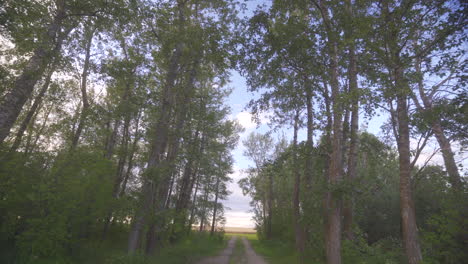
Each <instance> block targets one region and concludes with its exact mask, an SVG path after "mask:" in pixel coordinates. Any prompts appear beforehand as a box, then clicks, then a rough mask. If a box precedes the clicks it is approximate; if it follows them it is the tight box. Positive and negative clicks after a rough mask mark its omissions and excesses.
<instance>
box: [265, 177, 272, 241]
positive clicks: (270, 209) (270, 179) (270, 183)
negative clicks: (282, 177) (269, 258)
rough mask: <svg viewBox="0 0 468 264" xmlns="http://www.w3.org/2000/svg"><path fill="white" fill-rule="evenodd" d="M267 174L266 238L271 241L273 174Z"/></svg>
mask: <svg viewBox="0 0 468 264" xmlns="http://www.w3.org/2000/svg"><path fill="white" fill-rule="evenodd" d="M267 173H268V221H267V230H266V231H267V232H266V237H267V238H268V239H271V238H272V236H273V234H272V231H273V230H272V225H273V173H271V172H267Z"/></svg>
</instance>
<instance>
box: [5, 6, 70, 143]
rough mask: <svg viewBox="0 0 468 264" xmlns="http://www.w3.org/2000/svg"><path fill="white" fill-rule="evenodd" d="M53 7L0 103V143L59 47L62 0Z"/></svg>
mask: <svg viewBox="0 0 468 264" xmlns="http://www.w3.org/2000/svg"><path fill="white" fill-rule="evenodd" d="M56 5H57V10H56V12H55V16H54V19H53V21H52V22H51V23H50V25H49V26H48V27H47V30H46V32H45V33H44V35H42V37H41V38H42V39H41V42H40V43H39V45H38V47H37V48H36V49H35V50H34V53H33V55H32V57H31V58H30V59H29V61H28V63H27V64H26V67H25V68H24V69H23V72H22V73H21V74H20V75H19V76H18V78H17V79H16V81H15V84H14V86H13V88H12V89H11V90H10V91H9V92H8V93H7V94H6V95H5V97H4V98H3V100H2V101H1V102H0V144H3V141H4V140H5V138H6V137H7V136H8V134H9V133H10V130H11V128H12V126H13V124H14V123H15V121H16V119H17V118H18V116H19V114H20V112H21V110H22V108H23V106H24V104H25V103H26V101H27V100H28V98H29V97H30V96H31V94H32V92H33V90H34V86H35V85H36V83H37V81H38V80H39V79H40V78H41V77H42V75H43V73H44V71H45V69H46V68H47V65H48V64H49V63H50V62H51V61H52V60H53V59H54V57H56V56H57V55H58V53H59V52H60V50H61V46H62V42H63V39H64V38H65V37H66V36H65V34H63V33H61V29H62V23H63V20H64V19H65V17H66V5H65V0H57V1H56Z"/></svg>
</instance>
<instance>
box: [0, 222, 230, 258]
mask: <svg viewBox="0 0 468 264" xmlns="http://www.w3.org/2000/svg"><path fill="white" fill-rule="evenodd" d="M127 238H128V235H127V232H125V231H124V230H119V232H114V233H112V234H109V238H108V239H106V241H100V240H99V239H90V240H89V241H87V242H84V243H82V245H80V247H79V248H80V249H79V250H76V251H74V252H69V253H68V254H67V256H64V257H61V258H49V259H34V258H28V259H25V260H18V259H17V258H15V257H11V258H7V259H5V261H3V260H4V258H3V257H0V260H2V261H0V262H1V263H6V264H23V263H24V264H189V263H193V262H195V261H197V260H198V259H201V258H203V257H207V256H214V255H217V254H218V253H219V251H220V250H222V249H224V248H225V247H226V239H225V238H223V236H222V235H215V236H213V237H212V236H210V235H209V234H205V233H202V234H200V233H198V232H193V234H191V235H190V236H188V237H187V238H185V239H183V240H181V241H179V242H177V243H174V244H172V245H167V246H165V247H164V248H162V249H161V250H160V251H159V252H157V253H156V254H155V255H154V256H144V255H143V254H136V255H133V256H129V255H127Z"/></svg>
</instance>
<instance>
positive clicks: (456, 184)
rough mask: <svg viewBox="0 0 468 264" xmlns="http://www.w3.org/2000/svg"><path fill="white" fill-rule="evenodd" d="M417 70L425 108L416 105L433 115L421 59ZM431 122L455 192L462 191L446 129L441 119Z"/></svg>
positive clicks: (418, 60)
mask: <svg viewBox="0 0 468 264" xmlns="http://www.w3.org/2000/svg"><path fill="white" fill-rule="evenodd" d="M415 68H416V72H417V73H418V74H419V75H420V76H419V81H418V90H419V96H420V97H421V99H422V102H423V106H424V107H423V106H421V105H420V104H419V103H418V102H417V101H416V102H415V103H416V105H417V107H418V109H419V110H420V111H423V112H429V113H433V105H432V98H431V96H428V95H427V94H426V92H425V91H424V84H423V76H422V73H421V59H419V58H418V59H417V60H416V65H415ZM416 100H417V99H416ZM431 122H432V123H431V129H432V132H434V136H435V138H436V139H437V143H438V144H439V146H440V151H441V152H442V157H443V159H444V164H445V169H446V170H447V174H448V175H449V181H450V185H451V186H452V187H453V188H454V189H455V190H460V189H461V187H462V181H461V178H460V173H459V172H458V168H457V163H456V162H455V158H454V154H453V151H452V146H451V144H450V141H449V140H448V138H447V137H446V136H445V132H444V129H443V127H442V125H441V123H440V118H439V117H436V118H432V120H431Z"/></svg>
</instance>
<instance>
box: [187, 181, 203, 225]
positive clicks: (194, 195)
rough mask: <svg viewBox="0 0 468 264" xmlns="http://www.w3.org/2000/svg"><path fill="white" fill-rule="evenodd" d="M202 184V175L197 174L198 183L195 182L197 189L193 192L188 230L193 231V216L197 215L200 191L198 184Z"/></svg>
mask: <svg viewBox="0 0 468 264" xmlns="http://www.w3.org/2000/svg"><path fill="white" fill-rule="evenodd" d="M199 184H200V177H199V175H197V183H196V184H195V191H194V193H193V199H192V208H191V210H190V218H189V224H188V232H189V233H190V231H192V225H193V218H194V217H195V208H196V204H197V193H198V185H199Z"/></svg>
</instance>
